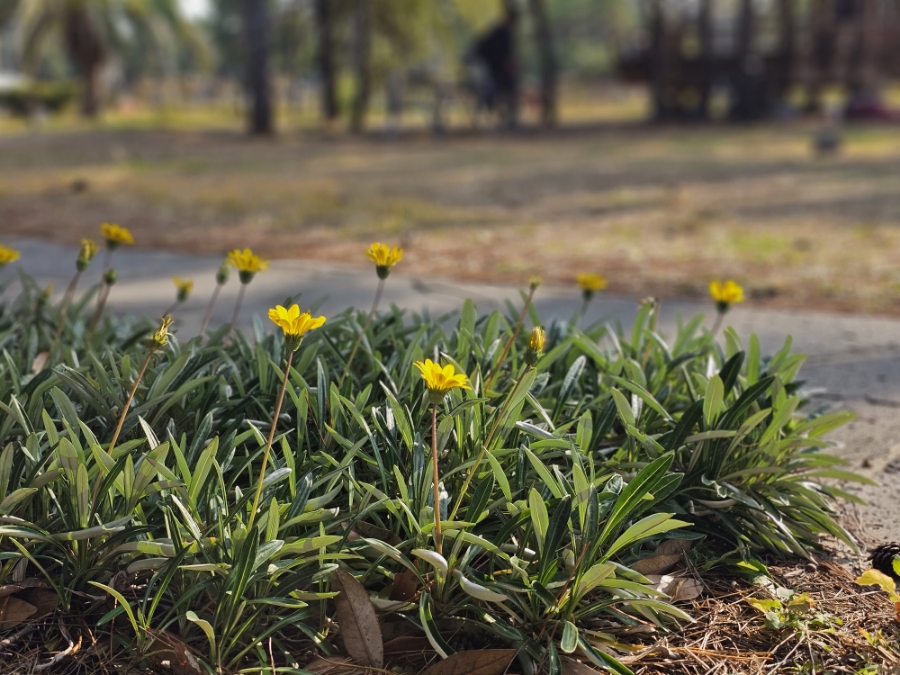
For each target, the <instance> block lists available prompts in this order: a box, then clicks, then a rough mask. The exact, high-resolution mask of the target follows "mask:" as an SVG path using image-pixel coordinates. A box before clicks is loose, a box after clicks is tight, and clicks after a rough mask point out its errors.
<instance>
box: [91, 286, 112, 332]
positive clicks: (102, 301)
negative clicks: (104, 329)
mask: <svg viewBox="0 0 900 675" xmlns="http://www.w3.org/2000/svg"><path fill="white" fill-rule="evenodd" d="M109 289H110V285H109V284H108V283H106V282H103V286H101V288H100V295H99V297H98V298H97V309H96V311H95V312H94V318H92V319H91V328H90V331H89V332H88V339H90V338H92V337H94V331H95V330H97V324H98V323H99V322H100V317H101V316H103V308H104V307H105V306H106V299H107V298H108V297H109Z"/></svg>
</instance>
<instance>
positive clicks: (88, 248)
mask: <svg viewBox="0 0 900 675" xmlns="http://www.w3.org/2000/svg"><path fill="white" fill-rule="evenodd" d="M97 250H98V249H97V244H95V243H94V240H93V239H82V240H81V250H80V251H79V252H78V259H77V260H76V261H75V268H76V269H77V270H78V271H79V272H84V271H85V270H86V269H87V268H88V266H89V265H90V264H91V261H92V260H93V259H94V256H95V255H97Z"/></svg>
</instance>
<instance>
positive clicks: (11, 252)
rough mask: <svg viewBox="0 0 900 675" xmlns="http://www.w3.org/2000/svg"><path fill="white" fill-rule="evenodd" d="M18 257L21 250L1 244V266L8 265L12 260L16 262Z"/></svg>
mask: <svg viewBox="0 0 900 675" xmlns="http://www.w3.org/2000/svg"><path fill="white" fill-rule="evenodd" d="M18 259H19V252H18V251H17V250H15V249H13V248H9V247H8V246H4V245H3V244H0V267H3V266H4V265H8V264H9V263H11V262H15V261H16V260H18Z"/></svg>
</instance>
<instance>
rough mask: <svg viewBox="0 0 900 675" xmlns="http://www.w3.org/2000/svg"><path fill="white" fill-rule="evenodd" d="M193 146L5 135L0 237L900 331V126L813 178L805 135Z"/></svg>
mask: <svg viewBox="0 0 900 675" xmlns="http://www.w3.org/2000/svg"><path fill="white" fill-rule="evenodd" d="M197 126H200V125H199V124H198V125H197ZM193 127H194V125H193V124H191V125H181V126H180V127H177V128H169V129H166V130H159V129H157V130H153V129H144V128H138V127H136V126H134V125H131V126H129V125H126V124H112V125H107V127H106V128H102V129H84V128H79V127H74V128H62V129H56V130H49V131H45V132H44V133H40V134H36V133H25V132H23V131H21V130H16V129H9V128H8V129H7V130H6V132H5V133H3V134H2V135H0V223H2V232H3V237H4V238H6V237H9V236H12V235H31V236H41V237H50V238H53V239H57V240H63V241H67V242H73V243H74V242H76V241H77V240H78V239H79V238H80V237H82V236H85V235H94V234H96V232H97V226H98V224H99V223H100V222H101V221H111V222H119V223H120V224H122V225H127V226H128V227H130V228H132V230H133V231H134V233H135V235H136V237H137V239H138V243H139V244H140V245H143V246H153V247H160V248H170V249H178V250H187V251H203V252H222V251H225V250H227V249H228V248H230V247H234V246H251V247H254V248H258V249H260V250H261V251H262V252H263V253H265V254H267V255H269V256H272V257H300V258H314V259H317V260H330V261H340V262H347V263H352V264H360V265H365V264H367V262H366V261H365V260H364V258H363V255H362V247H363V245H365V244H367V243H369V242H370V241H371V240H373V239H382V240H385V241H389V242H398V243H402V244H403V245H404V246H405V247H406V248H407V249H408V256H407V259H406V260H405V261H404V264H403V267H402V271H403V273H406V274H412V275H417V276H425V275H427V274H439V275H444V276H450V277H456V278H465V279H478V280H490V281H511V282H523V281H525V280H526V279H527V278H528V277H529V275H532V274H540V275H542V276H543V277H544V278H545V279H546V280H548V281H551V280H552V281H556V282H568V281H571V280H573V279H574V277H575V275H576V273H578V272H580V271H598V272H600V273H602V274H604V275H605V276H607V277H608V278H609V280H610V287H611V288H612V289H614V290H617V291H627V292H634V293H642V294H649V293H653V294H658V295H660V296H663V297H665V296H673V295H679V296H684V295H699V294H703V293H705V288H706V285H707V283H708V282H709V280H710V279H712V278H714V277H718V276H730V277H734V278H736V279H738V280H740V281H741V282H743V283H744V284H745V285H746V286H747V288H748V290H749V295H750V298H751V300H752V301H754V302H759V303H766V304H769V305H773V306H783V307H805V308H823V309H840V310H850V311H862V312H879V313H888V314H897V313H900V270H898V268H897V252H898V251H900V228H898V225H900V190H898V188H897V185H898V178H900V129H894V128H890V127H885V126H879V127H858V128H852V129H849V130H847V132H846V134H845V138H844V147H843V149H842V152H841V153H840V155H839V156H838V157H835V158H832V159H820V158H816V157H814V156H813V153H812V151H811V147H812V146H811V138H812V135H813V133H814V131H815V127H814V126H811V125H802V124H785V125H781V126H764V127H753V128H737V127H725V126H716V127H710V128H669V129H654V128H649V127H643V126H639V125H624V126H618V127H607V128H603V127H598V128H596V129H594V130H578V131H576V130H571V131H560V132H556V133H552V134H546V135H539V134H523V135H519V136H507V135H500V134H492V133H484V134H481V135H459V136H451V137H448V138H443V139H434V138H431V137H429V136H426V135H416V134H410V135H407V136H404V137H402V138H400V139H398V140H387V139H385V138H381V137H378V136H372V137H370V138H368V139H363V140H352V139H350V138H347V137H345V136H334V137H326V136H323V135H321V134H314V133H309V132H287V133H283V134H282V135H281V136H280V137H278V138H277V139H276V140H272V141H255V140H248V139H247V138H245V137H243V136H242V135H241V134H240V133H239V132H238V130H237V128H236V127H234V128H228V127H227V125H223V126H222V128H220V129H218V130H215V131H210V130H207V131H199V130H195V129H194V128H193ZM399 271H400V269H399V268H398V272H399Z"/></svg>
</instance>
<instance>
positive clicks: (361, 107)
mask: <svg viewBox="0 0 900 675" xmlns="http://www.w3.org/2000/svg"><path fill="white" fill-rule="evenodd" d="M371 52H372V0H356V10H355V11H354V16H353V71H354V76H355V78H356V88H355V91H354V92H353V108H352V110H351V111H350V130H351V131H352V132H353V133H355V134H359V133H362V132H363V130H364V129H365V126H366V113H368V111H369V94H370V91H371V86H372V64H371Z"/></svg>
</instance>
